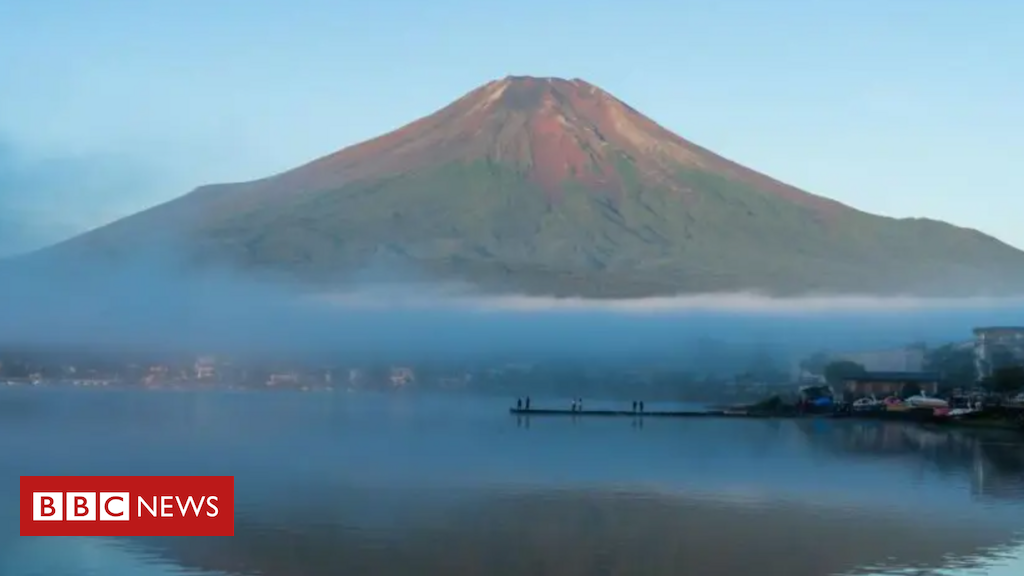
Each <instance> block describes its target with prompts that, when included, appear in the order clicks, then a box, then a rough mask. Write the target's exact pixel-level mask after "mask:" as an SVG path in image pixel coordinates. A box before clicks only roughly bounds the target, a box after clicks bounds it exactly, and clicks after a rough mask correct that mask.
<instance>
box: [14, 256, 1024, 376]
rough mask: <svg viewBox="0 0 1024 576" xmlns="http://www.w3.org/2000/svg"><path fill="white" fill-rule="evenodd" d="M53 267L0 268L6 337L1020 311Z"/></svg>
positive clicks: (784, 349)
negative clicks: (566, 295)
mask: <svg viewBox="0 0 1024 576" xmlns="http://www.w3.org/2000/svg"><path fill="white" fill-rule="evenodd" d="M54 270H55V268H53V267H51V266H44V265H33V266H25V265H19V266H15V267H12V266H10V265H9V263H8V265H5V266H4V267H3V268H0V279H2V281H0V306H2V309H0V314H2V318H3V321H2V322H0V345H2V346H5V347H12V346H31V347H34V348H38V347H61V348H69V347H88V348H91V349H94V350H110V351H113V350H120V351H140V352H142V351H146V352H149V351H177V352H198V351H210V352H218V353H232V354H244V353H251V354H263V353H268V352H274V353H279V354H306V355H331V356H332V357H341V356H351V357H358V358H362V359H368V358H370V357H382V358H383V357H388V358H401V359H405V360H420V359H423V360H431V361H437V360H443V359H452V360H465V359H471V358H473V357H484V356H487V357H507V358H516V359H527V358H537V359H540V358H550V357H558V356H574V357H581V358H594V359H604V360H613V359H637V358H662V357H663V358H677V359H680V360H681V361H683V359H684V358H688V360H685V361H692V360H693V359H695V358H697V357H699V356H700V353H699V348H700V346H701V343H702V342H707V341H708V340H715V341H720V342H728V343H734V344H736V345H740V346H745V347H749V348H751V349H761V350H763V351H766V352H770V354H771V355H773V356H784V357H787V358H792V357H794V356H795V355H798V354H803V353H806V352H808V351H811V350H818V349H822V348H826V349H836V350H853V349H865V348H874V347H884V346H897V345H903V344H907V343H909V342H915V341H925V342H943V341H958V340H965V339H967V338H969V337H970V329H971V328H972V327H974V326H977V325H983V324H1008V323H1013V322H1015V321H1016V319H1017V318H1020V313H1021V311H1022V309H1024V306H1022V302H1021V301H1019V300H1015V299H1006V300H998V299H968V300H928V299H914V298H891V299H887V298H870V297H857V296H849V297H832V298H830V297H825V296H809V297H806V298H791V299H773V298H767V297H762V296H758V295H756V294H730V295H696V296H683V297H677V298H651V299H642V300H580V299H556V298H538V297H525V296H517V295H502V296H487V295H482V294H479V293H476V292H474V291H473V290H472V289H471V288H469V287H466V286H459V285H436V284H428V283H423V282H410V283H401V284H396V283H391V284H381V283H378V282H374V281H373V279H372V278H367V279H360V282H358V283H349V284H347V285H343V286H336V287H333V288H327V289H324V287H322V286H320V287H318V288H317V291H315V292H314V291H311V290H310V289H309V288H308V287H305V286H298V285H296V284H292V283H288V282H286V281H283V280H281V279H279V278H277V279H273V278H269V277H260V276H256V275H252V274H242V273H236V272H230V273H229V272H226V271H224V270H220V269H217V270H213V269H210V268H207V269H206V270H205V271H203V272H197V271H195V269H191V268H187V267H186V266H185V265H184V264H183V263H182V264H178V263H175V262H172V261H169V260H167V259H158V258H151V259H136V260H133V261H131V262H122V263H119V264H117V265H114V264H109V263H107V264H100V263H95V262H84V261H77V262H74V263H70V264H67V263H66V264H65V265H63V266H61V267H60V268H59V270H60V271H59V272H55V271H54ZM686 350H689V351H690V353H689V354H682V351H686ZM695 351H696V352H695Z"/></svg>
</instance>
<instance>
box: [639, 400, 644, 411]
mask: <svg viewBox="0 0 1024 576" xmlns="http://www.w3.org/2000/svg"><path fill="white" fill-rule="evenodd" d="M640 411H641V412H643V411H644V401H643V400H641V401H640Z"/></svg>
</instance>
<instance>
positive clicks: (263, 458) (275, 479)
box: [0, 387, 1024, 576]
mask: <svg viewBox="0 0 1024 576" xmlns="http://www.w3.org/2000/svg"><path fill="white" fill-rule="evenodd" d="M511 402H514V399H513V400H511V401H510V400H509V399H495V398H487V397H476V396H470V395H455V394H451V395H443V394H412V393H410V394H404V393H394V394H383V393H344V392H335V393H316V394H313V393H306V394H303V393H289V392H273V393H272V392H214V391H210V392H141V391H139V392H133V391H114V390H109V391H108V390H76V389H70V390H59V389H42V388H13V387H12V388H4V389H0V450H2V452H0V453H2V454H3V458H2V460H0V470H2V472H3V474H0V482H2V486H0V517H2V518H7V519H8V520H6V521H5V522H3V523H2V526H0V529H2V532H0V574H2V575H3V576H30V575H39V576H64V575H67V576H83V575H84V576H90V575H95V576H120V575H132V576H135V575H138V576H149V575H153V576H157V575H160V576H181V575H185V574H189V575H206V574H210V575H215V574H220V575H224V574H235V575H262V576H320V575H324V576H326V575H328V574H330V575H337V574H353V575H356V574H358V575H360V576H374V575H385V574H388V575H406V574H408V575H415V576H433V575H437V576H458V575H471V574H472V575H475V574H481V575H487V576H501V575H509V576H512V575H516V576H518V575H530V576H544V575H561V576H575V575H580V576H582V575H588V576H590V575H654V576H660V575H666V576H667V575H673V576H674V575H679V574H695V575H721V576H731V575H737V576H739V575H744V576H747V575H751V574H765V575H775V574H779V575H787V576H825V575H831V574H946V573H949V574H960V573H964V574H973V573H978V574H993V575H1000V576H1002V575H1003V574H1006V575H1009V574H1017V575H1019V574H1021V573H1024V548H1022V542H1024V435H1021V434H1017V433H1013V432H985V433H979V432H976V431H966V430H953V429H940V428H926V427H920V426H914V425H905V424H898V423H881V422H854V421H839V420H837V421H828V420H799V421H796V420H736V419H693V420H664V419H662V420H654V419H648V420H646V421H640V420H635V419H632V418H609V419H586V418H577V419H575V420H574V419H572V418H552V417H536V416H535V417H532V418H517V417H515V416H511V415H509V414H508V412H507V408H508V406H509V405H510V403H511ZM541 404H543V402H542V401H540V400H535V405H538V406H539V405H541ZM564 404H567V401H561V402H560V405H564ZM591 406H594V407H596V405H595V404H594V403H588V407H591ZM656 408H658V406H655V405H653V404H650V403H649V405H648V409H649V410H650V409H656ZM23 474H24V475H92V474H97V475H100V474H102V475H120V474H172V475H173V474H189V475H190V474H227V475H234V476H235V477H236V498H237V514H236V524H235V526H236V528H235V534H236V535H235V536H234V537H232V538H194V539H185V538H179V539H173V538H168V539H93V538H21V537H20V536H18V527H17V520H16V518H17V514H16V511H17V486H18V476H19V475H23Z"/></svg>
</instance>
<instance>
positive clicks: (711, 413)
mask: <svg viewBox="0 0 1024 576" xmlns="http://www.w3.org/2000/svg"><path fill="white" fill-rule="evenodd" d="M509 413H510V414H515V415H516V416H605V417H610V416H618V417H622V416H631V417H634V418H702V417H703V418H709V417H711V418H722V417H733V418H735V417H740V418H765V417H767V416H762V415H759V414H751V413H749V412H740V411H729V410H680V411H665V410H654V411H651V410H647V411H644V412H640V411H636V412H634V411H632V410H564V409H563V410H556V409H545V408H529V409H527V408H509Z"/></svg>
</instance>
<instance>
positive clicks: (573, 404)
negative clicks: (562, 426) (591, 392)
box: [572, 398, 576, 412]
mask: <svg viewBox="0 0 1024 576" xmlns="http://www.w3.org/2000/svg"><path fill="white" fill-rule="evenodd" d="M572 411H573V412H575V411H576V399H575V398H573V399H572Z"/></svg>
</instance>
